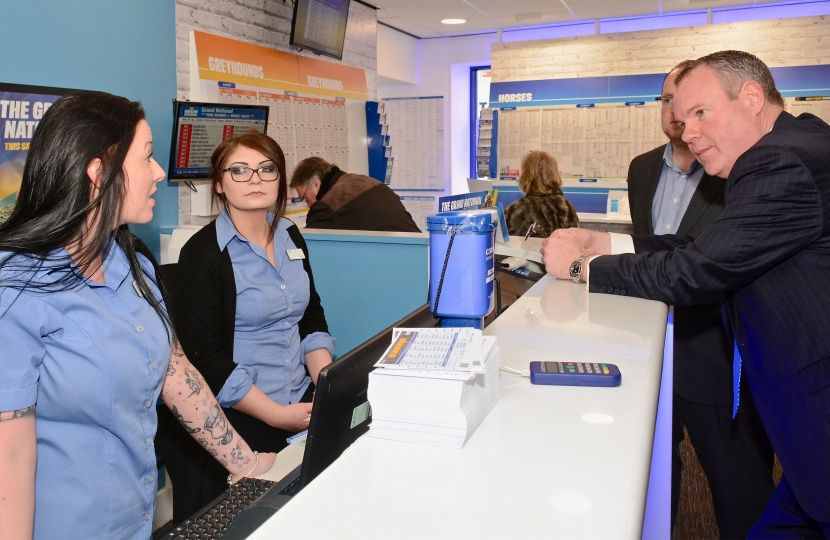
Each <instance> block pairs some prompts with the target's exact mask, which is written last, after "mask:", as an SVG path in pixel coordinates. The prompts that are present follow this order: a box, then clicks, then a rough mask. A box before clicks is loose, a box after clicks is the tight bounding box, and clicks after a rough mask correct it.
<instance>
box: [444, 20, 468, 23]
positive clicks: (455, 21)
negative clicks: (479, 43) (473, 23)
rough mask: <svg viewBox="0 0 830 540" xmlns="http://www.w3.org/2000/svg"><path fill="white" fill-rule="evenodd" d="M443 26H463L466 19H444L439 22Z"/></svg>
mask: <svg viewBox="0 0 830 540" xmlns="http://www.w3.org/2000/svg"><path fill="white" fill-rule="evenodd" d="M441 22H442V23H444V24H464V23H465V22H467V21H466V19H444V20H442V21H441Z"/></svg>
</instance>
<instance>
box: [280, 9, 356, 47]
mask: <svg viewBox="0 0 830 540" xmlns="http://www.w3.org/2000/svg"><path fill="white" fill-rule="evenodd" d="M349 3H350V0H294V18H293V19H292V20H291V39H290V41H289V43H290V44H291V45H294V46H295V47H300V48H301V49H308V50H310V51H313V52H316V53H318V54H324V55H326V56H331V57H332V58H336V59H338V60H340V59H342V58H343V41H344V40H345V39H346V21H347V20H348V18H349Z"/></svg>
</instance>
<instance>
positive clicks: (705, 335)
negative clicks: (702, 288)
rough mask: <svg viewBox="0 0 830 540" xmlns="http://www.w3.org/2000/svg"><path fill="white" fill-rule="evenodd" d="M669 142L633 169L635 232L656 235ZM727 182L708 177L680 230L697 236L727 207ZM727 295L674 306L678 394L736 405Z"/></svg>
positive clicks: (631, 198)
mask: <svg viewBox="0 0 830 540" xmlns="http://www.w3.org/2000/svg"><path fill="white" fill-rule="evenodd" d="M665 151H666V145H665V144H664V145H663V146H661V147H659V148H655V149H654V150H651V151H649V152H646V153H644V154H640V155H639V156H637V157H635V158H634V159H633V160H632V161H631V165H630V166H629V168H628V201H629V203H630V206H631V221H632V222H633V223H634V234H653V233H654V228H653V226H652V221H653V220H652V212H651V207H652V202H653V199H654V193H655V192H656V191H657V182H658V181H659V180H660V173H661V172H662V170H663V153H664V152H665ZM725 186H726V181H725V180H724V179H722V178H718V177H716V176H709V175H708V174H705V173H704V175H703V177H702V178H701V179H700V183H699V184H698V186H697V190H695V193H694V195H693V196H692V200H691V201H690V202H689V206H688V208H687V209H686V213H685V214H683V218H682V220H681V221H680V225H679V226H678V228H677V234H679V235H687V234H688V235H692V236H697V235H699V234H700V233H701V232H703V229H704V228H705V227H706V226H707V225H709V224H710V223H711V222H712V221H714V220H715V218H716V217H718V215H719V214H720V213H721V212H722V211H723V192H724V187H725ZM720 305H721V299H720V298H719V299H717V300H713V301H711V302H707V303H705V304H701V305H699V306H690V307H679V306H678V307H675V309H674V393H675V394H676V395H677V396H679V397H680V398H682V399H684V400H686V401H691V402H693V403H702V404H705V405H731V404H732V343H731V342H730V340H729V338H728V337H727V335H726V329H725V328H724V324H723V319H722V317H721V309H720Z"/></svg>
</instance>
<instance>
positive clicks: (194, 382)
mask: <svg viewBox="0 0 830 540" xmlns="http://www.w3.org/2000/svg"><path fill="white" fill-rule="evenodd" d="M184 373H185V376H186V379H185V382H186V383H187V386H188V388H190V395H189V396H187V397H192V396H194V395H196V396H198V395H199V393H200V392H201V391H202V388H204V386H205V383H204V381H202V377H201V376H200V375H199V372H198V371H196V370H195V369H189V368H185V370H184Z"/></svg>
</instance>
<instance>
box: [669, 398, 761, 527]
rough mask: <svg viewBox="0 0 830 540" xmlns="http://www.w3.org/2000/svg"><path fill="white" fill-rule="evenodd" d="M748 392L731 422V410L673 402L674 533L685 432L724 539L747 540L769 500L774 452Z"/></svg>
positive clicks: (687, 402)
mask: <svg viewBox="0 0 830 540" xmlns="http://www.w3.org/2000/svg"><path fill="white" fill-rule="evenodd" d="M748 395H749V391H748V390H747V391H746V393H744V389H743V388H742V389H741V406H740V408H739V409H738V415H737V416H736V417H735V419H734V420H733V419H732V407H731V406H721V405H701V404H698V403H692V402H689V401H685V400H683V399H681V398H679V397H677V395H675V396H674V403H673V404H674V414H673V425H672V443H673V456H672V528H673V527H674V522H675V519H676V518H677V507H678V504H679V501H680V495H681V494H680V479H681V469H682V465H683V464H682V460H681V459H680V449H679V445H680V443H681V442H682V441H683V437H684V433H683V427H684V426H685V427H686V429H687V430H688V432H689V438H690V439H691V442H692V446H693V447H694V449H695V453H696V454H697V457H698V459H699V460H700V464H701V466H702V467H703V471H704V472H705V473H706V478H707V479H708V480H709V487H710V489H711V491H712V503H713V506H714V508H715V519H716V521H717V523H718V529H719V531H720V536H721V538H729V539H731V538H746V536H747V533H748V532H749V529H750V528H751V527H752V526H753V525H754V524H755V522H756V521H757V520H758V518H759V517H760V516H761V513H762V512H763V511H764V508H765V507H766V505H767V503H768V502H769V500H770V495H771V494H772V491H773V489H774V488H775V484H774V483H773V480H772V467H773V463H774V459H775V458H774V452H773V450H772V445H771V444H770V442H769V438H768V437H767V434H766V431H765V430H764V426H763V424H761V418H760V417H759V416H758V409H757V408H756V407H755V404H754V403H752V401H751V398H748V397H745V396H748Z"/></svg>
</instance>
